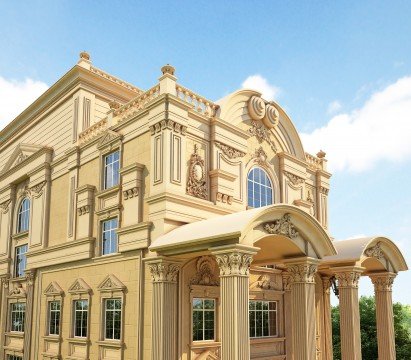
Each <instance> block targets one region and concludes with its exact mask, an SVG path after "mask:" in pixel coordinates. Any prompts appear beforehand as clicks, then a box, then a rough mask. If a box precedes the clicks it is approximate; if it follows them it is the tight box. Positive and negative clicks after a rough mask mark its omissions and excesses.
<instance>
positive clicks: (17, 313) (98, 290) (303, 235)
mask: <svg viewBox="0 0 411 360" xmlns="http://www.w3.org/2000/svg"><path fill="white" fill-rule="evenodd" d="M161 70H162V74H161V77H160V78H159V81H158V82H157V83H156V84H155V85H154V86H153V87H152V88H150V89H149V90H147V91H143V90H141V89H139V88H137V87H135V86H133V85H131V84H129V83H127V82H125V81H123V80H120V79H118V78H116V77H114V76H112V75H110V74H107V73H105V72H104V71H102V70H100V69H97V68H95V67H94V66H93V65H92V63H91V61H90V57H89V55H88V54H87V53H81V54H80V59H79V61H78V63H77V64H76V65H75V66H74V67H73V68H72V69H71V70H69V71H68V72H67V73H66V74H65V75H64V76H63V77H62V78H61V79H60V80H58V81H57V82H56V83H55V84H54V85H53V86H52V87H51V88H50V89H49V90H48V91H46V92H45V93H44V94H43V95H42V96H41V97H40V98H39V99H37V100H36V101H35V102H34V103H33V104H32V105H31V106H30V107H28V108H27V109H26V110H25V111H24V112H23V113H22V114H20V115H19V116H18V117H17V118H16V119H15V120H13V121H12V122H11V123H10V124H9V125H8V126H7V127H6V128H5V129H4V130H2V132H1V133H0V140H1V143H0V154H1V163H0V279H1V289H0V290H1V291H0V306H1V312H0V359H5V360H20V359H24V360H37V359H45V360H52V359H72V360H74V359H78V360H80V359H82V360H86V359H92V360H94V359H96V360H97V359H99V360H103V359H107V360H108V359H111V360H114V359H124V360H136V359H147V360H176V359H181V360H194V359H197V360H206V359H208V360H210V359H211V360H213V359H223V360H236V359H238V360H246V359H260V360H268V359H270V360H274V359H275V360H280V359H287V360H289V359H294V360H314V359H321V360H330V359H332V341H331V337H332V334H331V306H330V288H331V286H332V285H333V288H334V289H336V288H338V291H339V298H340V305H341V339H342V356H343V359H344V360H346V359H350V360H351V359H360V358H361V339H360V332H359V309H358V279H359V277H360V276H370V277H371V279H372V281H373V283H374V285H375V292H376V302H377V324H378V345H379V354H380V355H379V358H380V360H393V359H395V342H394V333H393V314H392V296H391V289H392V283H393V280H394V277H395V276H396V274H397V273H398V272H399V271H404V270H407V265H406V263H405V261H404V258H403V256H402V255H401V253H400V251H399V250H398V248H397V247H396V245H395V244H394V243H393V242H392V241H391V240H389V239H387V238H384V237H375V238H363V239H355V240H346V241H333V239H332V237H331V234H330V233H329V230H328V192H329V179H330V177H331V174H330V173H329V172H327V160H326V158H325V153H323V152H322V151H320V152H319V153H318V154H317V155H310V154H307V153H305V152H304V149H303V146H302V143H301V140H300V138H299V135H298V133H297V131H296V129H295V127H294V125H293V123H292V121H291V120H290V118H289V117H288V115H287V114H286V113H285V111H284V110H283V109H282V108H281V107H280V106H279V104H277V103H275V102H268V101H266V100H264V99H263V98H262V97H261V94H260V93H258V92H256V91H252V90H240V91H237V92H235V93H233V94H230V95H228V96H227V97H225V98H224V99H221V100H219V101H217V102H213V101H210V100H207V99H206V98H204V97H202V96H200V95H198V94H196V93H195V92H193V91H191V90H189V89H187V88H185V87H183V86H182V85H180V84H178V83H177V79H176V76H175V74H174V72H175V70H174V68H173V67H171V66H169V65H167V66H164V67H163V68H162V69H161Z"/></svg>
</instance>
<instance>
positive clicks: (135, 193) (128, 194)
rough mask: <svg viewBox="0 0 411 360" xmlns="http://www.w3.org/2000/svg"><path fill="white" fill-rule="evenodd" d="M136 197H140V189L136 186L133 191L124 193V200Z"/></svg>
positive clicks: (129, 190)
mask: <svg viewBox="0 0 411 360" xmlns="http://www.w3.org/2000/svg"><path fill="white" fill-rule="evenodd" d="M135 196H138V187H137V186H135V187H133V188H131V189H127V190H124V191H123V198H124V200H127V199H131V198H133V197H135Z"/></svg>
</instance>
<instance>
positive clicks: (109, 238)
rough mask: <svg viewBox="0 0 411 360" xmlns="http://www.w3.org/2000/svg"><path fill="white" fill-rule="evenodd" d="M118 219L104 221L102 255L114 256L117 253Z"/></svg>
mask: <svg viewBox="0 0 411 360" xmlns="http://www.w3.org/2000/svg"><path fill="white" fill-rule="evenodd" d="M117 228H118V220H117V218H114V219H110V220H106V221H103V223H102V229H101V237H102V240H103V241H102V251H101V254H102V255H107V254H113V253H116V252H117Z"/></svg>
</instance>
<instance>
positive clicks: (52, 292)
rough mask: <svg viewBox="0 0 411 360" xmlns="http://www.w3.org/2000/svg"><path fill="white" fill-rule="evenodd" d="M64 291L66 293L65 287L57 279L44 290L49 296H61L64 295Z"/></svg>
mask: <svg viewBox="0 0 411 360" xmlns="http://www.w3.org/2000/svg"><path fill="white" fill-rule="evenodd" d="M63 293H64V291H63V289H62V288H61V287H60V285H59V284H58V283H57V282H55V281H52V282H51V283H50V284H49V285H48V286H47V287H46V290H44V295H49V296H61V295H63Z"/></svg>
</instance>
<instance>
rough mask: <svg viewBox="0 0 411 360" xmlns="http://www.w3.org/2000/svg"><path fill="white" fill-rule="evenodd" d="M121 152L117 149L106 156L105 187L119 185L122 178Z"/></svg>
mask: <svg viewBox="0 0 411 360" xmlns="http://www.w3.org/2000/svg"><path fill="white" fill-rule="evenodd" d="M119 170H120V152H119V151H115V152H113V153H111V154H108V155H106V156H105V157H104V189H109V188H111V187H113V186H116V185H118V183H119V179H120V175H119V174H120V173H119Z"/></svg>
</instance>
